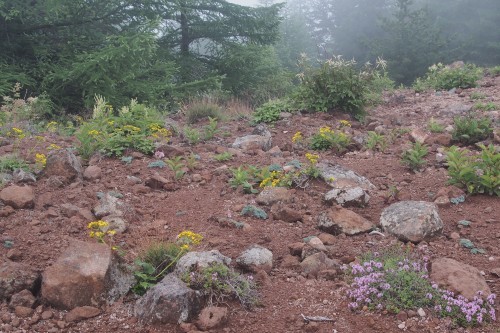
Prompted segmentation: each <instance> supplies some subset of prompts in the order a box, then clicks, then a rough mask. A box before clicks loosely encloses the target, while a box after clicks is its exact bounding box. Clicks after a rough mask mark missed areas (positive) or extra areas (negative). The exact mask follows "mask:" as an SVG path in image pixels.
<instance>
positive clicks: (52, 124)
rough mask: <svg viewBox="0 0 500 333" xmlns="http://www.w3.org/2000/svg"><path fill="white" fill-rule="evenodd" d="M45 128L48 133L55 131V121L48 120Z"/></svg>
mask: <svg viewBox="0 0 500 333" xmlns="http://www.w3.org/2000/svg"><path fill="white" fill-rule="evenodd" d="M45 128H46V129H47V131H49V132H50V133H55V132H56V131H57V121H51V122H49V123H48V124H47V125H46V126H45Z"/></svg>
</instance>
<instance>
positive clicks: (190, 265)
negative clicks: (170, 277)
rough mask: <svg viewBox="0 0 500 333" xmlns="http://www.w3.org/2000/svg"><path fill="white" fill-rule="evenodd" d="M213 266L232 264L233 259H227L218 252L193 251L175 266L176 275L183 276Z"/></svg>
mask: <svg viewBox="0 0 500 333" xmlns="http://www.w3.org/2000/svg"><path fill="white" fill-rule="evenodd" d="M212 264H224V265H226V266H228V265H230V264H231V258H228V257H226V256H225V255H223V254H222V253H220V252H219V251H218V250H211V251H205V252H196V251H191V252H188V253H186V254H185V255H184V256H182V257H181V258H180V259H179V261H178V262H177V264H176V265H175V274H176V275H177V276H181V275H183V274H185V273H188V272H191V271H195V270H198V269H199V268H206V267H208V266H210V265H212Z"/></svg>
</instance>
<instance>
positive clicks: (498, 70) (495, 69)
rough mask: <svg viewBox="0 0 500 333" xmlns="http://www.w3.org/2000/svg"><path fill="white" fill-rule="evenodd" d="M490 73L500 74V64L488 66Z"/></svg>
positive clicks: (493, 74)
mask: <svg viewBox="0 0 500 333" xmlns="http://www.w3.org/2000/svg"><path fill="white" fill-rule="evenodd" d="M488 73H490V75H492V76H497V75H500V66H495V67H490V68H488Z"/></svg>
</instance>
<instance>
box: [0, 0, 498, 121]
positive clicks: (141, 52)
mask: <svg viewBox="0 0 500 333" xmlns="http://www.w3.org/2000/svg"><path fill="white" fill-rule="evenodd" d="M276 2H277V1H269V0H266V1H262V3H263V6H261V7H258V8H250V7H245V6H239V5H235V4H232V3H229V2H227V1H224V0H212V1H209V0H146V1H136V0H109V1H101V0H71V1H70V0H58V1H51V0H39V1H30V2H28V1H23V0H10V1H0V73H1V74H0V96H1V95H6V94H8V93H9V91H10V90H11V89H12V87H13V86H14V84H15V83H16V82H20V83H21V84H22V86H23V92H24V93H23V95H24V96H26V97H27V96H35V95H40V94H42V93H46V94H47V96H49V97H50V99H51V100H52V102H53V103H54V104H55V105H56V106H57V107H58V108H57V109H58V110H64V112H71V113H80V112H82V111H83V110H85V109H88V108H89V107H90V106H91V105H92V104H93V100H94V96H95V95H96V94H99V95H102V96H105V97H106V98H107V99H108V100H109V101H110V102H111V103H112V104H115V105H125V104H127V103H128V100H129V99H130V98H133V97H134V98H138V100H140V101H142V102H145V103H149V104H152V105H155V106H157V107H164V108H171V107H172V106H173V105H175V104H176V103H178V102H179V101H181V100H182V99H184V98H186V97H187V96H193V95H195V94H200V93H203V92H207V91H211V92H213V91H218V92H219V93H223V94H226V95H232V96H236V97H240V98H245V99H248V100H249V101H251V102H252V103H253V104H255V105H256V104H261V103H262V102H265V101H266V100H268V99H269V98H272V97H276V96H280V95H283V94H285V93H286V92H287V91H288V90H289V89H290V87H291V84H292V82H293V77H294V74H296V72H297V71H298V68H297V66H296V63H297V59H298V58H299V57H300V55H301V54H302V53H307V54H308V55H309V57H310V58H312V59H315V58H319V59H327V58H329V57H331V56H332V55H339V54H340V55H342V56H343V57H344V58H346V59H351V58H354V59H356V60H357V61H358V63H360V64H363V63H364V62H366V61H371V62H373V61H374V60H375V59H376V58H377V57H379V56H381V57H383V58H384V59H386V60H387V62H388V66H389V67H388V68H389V74H390V76H391V78H392V79H394V80H396V81H397V82H401V83H405V84H409V83H411V82H412V81H413V80H414V79H415V78H416V77H417V76H420V75H422V74H423V73H425V71H426V69H427V68H428V67H429V66H430V65H432V64H433V63H437V62H443V63H449V62H452V61H454V60H464V61H466V62H474V63H476V64H478V65H484V66H490V65H497V64H500V2H499V1H498V0H482V1H481V2H479V3H478V2H477V1H472V0H442V1H430V0H311V1H302V0H289V1H288V3H286V4H272V3H276ZM264 4H265V6H264Z"/></svg>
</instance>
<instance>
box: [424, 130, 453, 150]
mask: <svg viewBox="0 0 500 333" xmlns="http://www.w3.org/2000/svg"><path fill="white" fill-rule="evenodd" d="M451 140H452V136H451V134H449V133H441V134H438V135H432V136H429V137H428V138H427V139H426V140H425V144H427V145H429V146H432V145H439V146H444V147H448V146H449V145H451Z"/></svg>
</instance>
